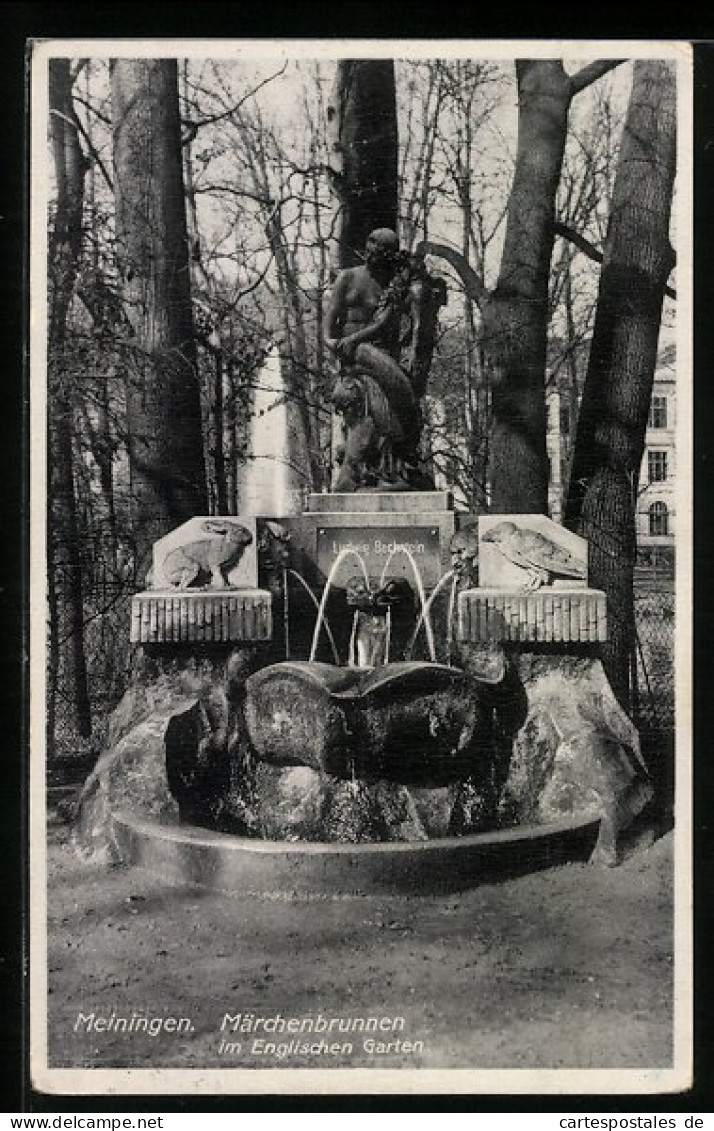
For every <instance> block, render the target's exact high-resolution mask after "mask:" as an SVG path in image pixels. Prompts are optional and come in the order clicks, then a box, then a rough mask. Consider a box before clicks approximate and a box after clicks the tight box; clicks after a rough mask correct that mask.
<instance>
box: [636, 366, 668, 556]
mask: <svg viewBox="0 0 714 1131" xmlns="http://www.w3.org/2000/svg"><path fill="white" fill-rule="evenodd" d="M675 357H676V355H675V349H674V346H673V345H670V346H667V347H665V348H664V349H663V350H661V351H660V356H659V359H658V364H657V372H656V374H655V380H654V387H653V390H652V401H651V403H650V415H649V419H648V421H647V432H646V435H645V451H644V455H643V457H642V466H641V468H640V482H639V485H638V492H637V511H636V529H637V548H638V551H639V553H640V556H641V557H642V558H643V559H644V560H650V561H653V562H656V561H657V559H658V558H660V557H664V556H667V555H668V554H671V552H672V551H673V549H674V537H675V534H676V475H677V454H676V445H675V433H676V412H677V397H676V385H675Z"/></svg>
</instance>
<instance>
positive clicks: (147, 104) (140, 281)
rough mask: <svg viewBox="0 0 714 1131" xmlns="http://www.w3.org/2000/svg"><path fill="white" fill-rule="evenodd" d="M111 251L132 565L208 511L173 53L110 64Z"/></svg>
mask: <svg viewBox="0 0 714 1131" xmlns="http://www.w3.org/2000/svg"><path fill="white" fill-rule="evenodd" d="M112 100H113V116H114V168H115V182H116V184H115V190H116V227H117V254H118V259H119V264H120V269H121V275H122V283H123V293H124V304H125V310H126V314H127V318H128V321H129V323H130V325H131V328H132V331H133V335H134V341H133V349H132V350H131V354H130V361H129V365H128V378H127V419H128V430H129V449H130V457H131V472H132V491H133V495H134V500H135V524H134V537H135V541H136V550H137V565H138V567H139V568H142V566H144V565H145V564H146V562H147V558H148V552H149V549H150V547H151V545H152V543H153V542H154V541H155V540H156V539H157V538H158V537H160V536H161V535H162V534H165V533H166V532H167V531H168V530H170V529H171V527H174V526H176V525H177V524H179V523H180V522H183V521H184V520H186V519H187V518H190V517H191V515H194V514H201V513H205V511H206V509H207V498H206V477H205V463H204V455H203V440H202V434H201V408H200V397H199V386H198V375H197V359H196V346H195V340H194V332H193V321H192V315H191V294H190V284H189V272H188V260H189V257H188V238H187V230H186V205H185V197H184V184H183V172H182V164H181V133H180V121H179V104H178V74H177V64H176V61H175V60H170V59H117V60H115V61H114V63H113V66H112Z"/></svg>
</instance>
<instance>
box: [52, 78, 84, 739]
mask: <svg viewBox="0 0 714 1131" xmlns="http://www.w3.org/2000/svg"><path fill="white" fill-rule="evenodd" d="M49 104H50V131H51V139H52V152H53V158H54V166H55V176H56V178H57V204H56V209H55V216H54V224H53V227H52V231H51V233H50V248H49V253H50V255H49V258H50V271H49V282H50V302H49V391H50V405H51V409H50V420H49V457H50V467H49V469H48V472H49V474H48V480H49V487H50V499H51V524H50V525H51V529H50V532H49V546H48V566H49V569H50V570H51V571H53V578H52V582H51V584H50V599H51V600H52V601H53V603H54V606H55V607H54V610H53V611H52V613H51V618H50V621H51V628H52V631H51V637H50V649H51V653H52V654H51V657H50V675H51V676H52V675H53V676H54V678H57V674H58V671H59V668H60V657H59V651H60V648H61V645H62V637H64V638H65V639H66V641H67V653H66V664H67V674H68V677H69V683H70V686H71V694H72V706H73V715H74V718H73V723H74V726H75V727H76V730H77V732H78V733H79V734H80V735H81V736H82V737H83V738H88V737H89V736H90V735H91V732H92V720H91V710H90V701H89V685H88V680H87V663H86V657H85V651H84V586H83V579H82V560H81V554H80V534H79V524H78V518H77V499H76V487H75V475H74V452H73V439H72V438H73V403H72V395H71V390H70V388H69V385H68V379H67V375H66V374H65V372H64V364H65V359H64V353H65V341H66V332H67V316H68V312H69V306H70V302H71V300H72V295H73V293H74V286H75V282H76V279H77V273H78V270H79V263H80V258H81V254H82V210H83V201H84V175H85V172H86V162H85V158H84V154H83V153H82V149H81V146H80V144H79V137H78V130H77V119H76V115H75V112H74V107H73V104H72V78H71V72H70V61H69V59H53V60H51V62H50V67H49ZM51 694H52V695H53V696H55V694H56V688H53V689H52V692H51Z"/></svg>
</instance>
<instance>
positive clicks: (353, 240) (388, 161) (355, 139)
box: [327, 59, 398, 268]
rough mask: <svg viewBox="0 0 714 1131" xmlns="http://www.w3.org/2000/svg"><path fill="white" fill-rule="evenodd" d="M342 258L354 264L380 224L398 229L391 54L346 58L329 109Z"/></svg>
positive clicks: (343, 262)
mask: <svg viewBox="0 0 714 1131" xmlns="http://www.w3.org/2000/svg"><path fill="white" fill-rule="evenodd" d="M327 116H328V124H329V129H330V140H331V154H330V168H331V172H332V187H333V189H334V190H335V193H336V195H337V198H338V201H339V213H338V231H337V241H338V262H337V263H335V264H334V266H335V267H336V268H343V267H354V266H356V265H357V264H358V263H361V262H362V259H361V255H362V254H363V253H364V246H365V243H366V240H367V236H368V235H369V233H370V232H371V231H374V229H375V228H392V229H393V230H394V231H396V230H397V215H398V210H397V204H398V202H397V197H398V159H397V99H396V91H395V84H394V62H393V60H391V59H341V60H340V61H339V62H338V64H337V76H336V79H335V86H334V89H333V92H332V97H331V99H330V104H329V106H328V109H327Z"/></svg>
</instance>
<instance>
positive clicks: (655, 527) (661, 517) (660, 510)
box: [649, 501, 669, 537]
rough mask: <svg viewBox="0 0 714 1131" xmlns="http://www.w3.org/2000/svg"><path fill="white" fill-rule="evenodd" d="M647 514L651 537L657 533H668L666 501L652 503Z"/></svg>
mask: <svg viewBox="0 0 714 1131" xmlns="http://www.w3.org/2000/svg"><path fill="white" fill-rule="evenodd" d="M649 516H650V536H651V537H656V536H657V535H658V534H669V513H668V511H667V504H666V503H662V502H659V501H658V502H656V503H652V506H651V507H650V509H649Z"/></svg>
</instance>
